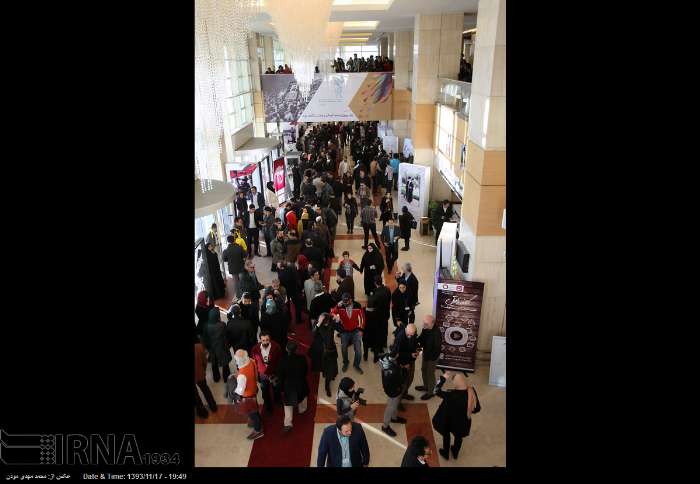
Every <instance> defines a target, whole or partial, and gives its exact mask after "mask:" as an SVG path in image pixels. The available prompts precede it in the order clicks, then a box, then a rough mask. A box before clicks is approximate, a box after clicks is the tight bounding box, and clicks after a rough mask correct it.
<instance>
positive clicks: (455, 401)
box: [433, 371, 481, 460]
mask: <svg viewBox="0 0 700 484" xmlns="http://www.w3.org/2000/svg"><path fill="white" fill-rule="evenodd" d="M448 378H451V379H452V383H453V386H454V390H447V391H445V390H443V389H442V386H443V385H444V384H445V382H446V381H447V379H448ZM434 393H435V394H436V395H437V396H438V397H440V398H442V402H441V403H440V407H438V409H437V412H436V413H435V416H434V417H433V428H435V430H436V431H437V432H438V433H440V434H441V435H442V442H443V444H442V449H438V452H439V453H440V455H441V456H442V457H443V458H444V459H445V460H450V450H451V451H452V457H454V458H455V459H456V458H457V456H458V455H459V449H460V448H461V447H462V439H463V438H464V437H466V436H468V435H469V431H470V429H471V426H472V420H471V419H472V414H475V413H478V412H479V411H480V410H481V405H480V404H479V397H478V396H477V394H476V391H475V390H474V387H472V386H471V385H469V384H468V383H467V377H466V376H464V374H462V373H453V372H451V371H447V372H445V374H444V375H441V376H440V381H439V382H438V384H437V385H436V386H435V392H434ZM450 434H452V435H454V437H455V443H454V445H453V446H452V447H450Z"/></svg>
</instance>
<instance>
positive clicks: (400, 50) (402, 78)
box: [391, 31, 413, 89]
mask: <svg viewBox="0 0 700 484" xmlns="http://www.w3.org/2000/svg"><path fill="white" fill-rule="evenodd" d="M391 55H392V59H393V60H394V89H408V70H409V69H408V67H409V63H410V62H411V57H412V56H413V32H412V31H406V32H396V33H395V34H394V51H393V53H392V54H391Z"/></svg>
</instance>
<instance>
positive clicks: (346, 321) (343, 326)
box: [331, 292, 365, 375]
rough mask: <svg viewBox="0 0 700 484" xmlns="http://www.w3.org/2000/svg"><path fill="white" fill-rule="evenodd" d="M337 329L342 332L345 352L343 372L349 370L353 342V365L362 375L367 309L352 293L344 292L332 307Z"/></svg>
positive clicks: (343, 352) (343, 351)
mask: <svg viewBox="0 0 700 484" xmlns="http://www.w3.org/2000/svg"><path fill="white" fill-rule="evenodd" d="M331 314H332V315H333V320H334V321H335V329H337V330H338V332H339V333H340V342H341V352H342V354H343V372H346V371H347V370H348V365H349V358H348V346H349V345H350V342H352V345H353V349H354V351H355V359H354V360H353V366H354V367H355V369H356V370H357V372H358V373H359V374H360V375H362V374H363V373H364V372H363V371H362V368H360V357H361V355H362V332H363V331H364V330H365V311H364V309H362V306H360V303H358V302H355V301H353V300H352V296H350V293H348V292H346V293H344V294H343V296H342V299H341V301H340V302H339V303H338V305H337V306H336V307H334V308H333V309H331Z"/></svg>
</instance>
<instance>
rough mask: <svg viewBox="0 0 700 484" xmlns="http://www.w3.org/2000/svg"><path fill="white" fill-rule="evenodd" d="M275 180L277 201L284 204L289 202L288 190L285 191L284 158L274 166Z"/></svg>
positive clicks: (277, 160)
mask: <svg viewBox="0 0 700 484" xmlns="http://www.w3.org/2000/svg"><path fill="white" fill-rule="evenodd" d="M273 178H274V183H275V193H276V194H277V200H278V202H279V203H282V202H284V201H286V200H287V197H286V190H285V188H286V187H285V185H286V183H285V176H284V158H278V159H276V160H275V162H274V164H273Z"/></svg>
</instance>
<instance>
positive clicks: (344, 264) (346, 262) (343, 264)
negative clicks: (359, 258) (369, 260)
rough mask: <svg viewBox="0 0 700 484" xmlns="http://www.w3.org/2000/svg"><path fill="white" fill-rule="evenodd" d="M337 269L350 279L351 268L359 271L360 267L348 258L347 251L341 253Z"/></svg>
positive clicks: (348, 253)
mask: <svg viewBox="0 0 700 484" xmlns="http://www.w3.org/2000/svg"><path fill="white" fill-rule="evenodd" d="M338 267H339V268H341V269H343V270H344V271H345V274H346V275H348V276H350V277H351V278H352V270H353V268H355V269H357V270H358V271H359V270H360V267H359V266H358V265H357V264H356V263H355V261H354V260H352V259H351V258H350V252H348V251H347V250H345V251H343V258H342V260H341V261H340V263H339V264H338Z"/></svg>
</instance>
